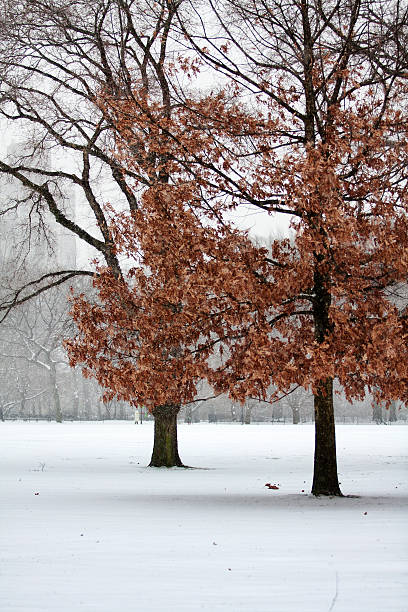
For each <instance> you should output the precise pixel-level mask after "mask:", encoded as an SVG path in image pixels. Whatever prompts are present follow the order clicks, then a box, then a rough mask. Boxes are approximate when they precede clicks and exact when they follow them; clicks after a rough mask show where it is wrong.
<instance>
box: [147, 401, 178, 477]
mask: <svg viewBox="0 0 408 612" xmlns="http://www.w3.org/2000/svg"><path fill="white" fill-rule="evenodd" d="M179 410H180V406H177V405H174V404H165V405H163V406H157V407H156V408H154V410H153V411H152V413H153V416H154V445H153V454H152V458H151V460H150V464H149V465H150V466H151V467H183V464H182V462H181V459H180V457H179V453H178V444H177V414H178V412H179Z"/></svg>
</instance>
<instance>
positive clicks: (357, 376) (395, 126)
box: [180, 0, 408, 495]
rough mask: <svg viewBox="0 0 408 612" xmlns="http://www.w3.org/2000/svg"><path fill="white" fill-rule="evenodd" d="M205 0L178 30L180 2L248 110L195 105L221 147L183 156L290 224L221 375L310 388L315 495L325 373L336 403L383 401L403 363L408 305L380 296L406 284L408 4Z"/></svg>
mask: <svg viewBox="0 0 408 612" xmlns="http://www.w3.org/2000/svg"><path fill="white" fill-rule="evenodd" d="M204 4H205V6H206V7H207V8H208V9H209V10H210V11H211V13H212V16H213V22H212V27H211V28H208V29H207V24H208V21H206V22H203V21H202V20H201V21H200V20H199V19H198V20H195V23H196V24H197V23H198V24H199V25H198V26H197V28H198V29H196V32H195V34H192V31H193V30H192V29H191V28H192V25H191V24H192V23H194V16H193V11H194V7H192V8H191V14H190V21H189V27H188V28H187V27H186V26H185V25H183V19H184V20H185V16H184V15H183V14H182V13H181V12H180V24H181V27H182V29H183V31H184V34H185V36H186V39H187V40H189V42H190V45H191V47H192V48H193V49H194V50H195V51H196V53H197V54H199V55H200V57H201V58H202V59H203V60H204V61H206V62H207V63H208V64H209V65H210V66H213V67H214V68H215V69H216V70H217V71H219V72H221V73H222V74H223V75H224V76H225V77H226V78H227V79H229V80H230V81H232V82H234V83H235V88H232V87H230V90H231V89H233V91H234V93H235V95H236V96H239V94H240V93H242V95H244V94H245V95H246V98H248V95H249V96H250V97H251V105H252V106H253V107H255V108H254V111H253V112H251V109H249V111H248V113H247V118H246V119H245V120H244V119H243V115H244V113H243V110H242V109H243V105H244V102H243V103H242V105H241V107H239V104H238V103H237V104H236V105H235V108H232V106H233V105H231V104H228V103H227V97H226V96H225V97H224V99H223V100H222V102H219V104H218V106H217V108H216V113H214V103H213V107H212V108H211V106H210V105H208V107H207V109H205V107H204V106H203V104H201V105H200V106H198V105H197V115H200V118H201V122H204V123H205V122H206V125H207V126H209V128H208V129H209V130H211V132H212V134H213V135H214V132H215V131H217V132H218V139H217V138H215V136H214V140H213V144H214V146H217V147H218V149H219V151H220V155H219V161H218V163H214V160H211V161H208V159H207V160H206V159H205V153H204V154H199V153H198V152H194V156H195V158H196V159H195V161H196V162H197V164H199V163H200V162H201V163H203V164H204V165H205V164H206V167H207V168H208V167H209V166H210V165H211V170H212V172H213V174H212V181H213V183H217V184H218V186H219V190H220V191H223V192H224V193H227V194H229V196H230V197H231V199H232V203H233V204H234V203H235V205H236V206H239V205H240V204H241V203H242V202H245V203H249V204H251V205H252V206H253V207H255V208H258V209H262V210H265V211H266V212H267V213H268V214H277V213H278V214H281V215H287V216H289V218H290V219H291V226H292V229H293V230H294V231H295V232H296V238H295V241H294V243H293V244H292V243H291V242H289V241H288V240H286V241H285V240H283V241H279V242H278V241H276V242H275V243H274V244H273V246H272V257H271V258H268V257H265V256H264V257H263V261H262V263H261V262H259V264H258V265H259V267H258V268H257V269H255V270H254V273H257V274H260V275H261V276H262V278H263V279H264V286H263V287H262V290H261V291H260V292H259V291H258V294H257V300H258V301H257V300H255V299H254V298H253V297H252V296H250V295H249V294H248V297H247V299H248V302H249V303H250V304H251V307H252V312H251V313H248V314H247V316H248V319H249V320H251V321H252V325H251V326H250V325H249V323H248V333H247V334H246V335H245V337H244V339H242V340H241V341H240V342H235V344H234V345H233V346H230V351H231V356H230V358H229V360H228V361H227V367H226V368H225V370H224V371H223V374H225V372H226V370H228V368H229V369H230V371H231V377H230V381H229V382H230V393H231V388H232V392H233V393H234V394H236V396H237V397H240V398H243V397H244V396H245V395H247V394H248V393H250V394H255V393H256V392H258V393H260V395H261V396H262V395H263V394H265V389H266V388H267V387H268V384H269V381H270V379H271V378H272V379H273V382H274V384H276V385H277V386H278V387H279V388H280V389H281V390H285V389H287V388H288V387H289V384H293V383H296V384H299V385H301V386H304V387H306V388H307V387H309V386H310V387H311V388H312V389H313V392H314V404H315V421H316V440H315V464H314V480H313V487H312V492H313V493H314V494H317V495H320V494H324V495H340V494H341V493H340V488H339V485H338V478H337V462H336V450H335V430H334V412H333V379H334V377H338V379H339V381H340V383H341V384H342V385H343V387H344V389H345V391H346V395H347V397H348V398H351V397H357V398H358V397H362V396H363V394H364V388H365V385H368V386H369V387H371V388H373V387H374V385H375V380H376V378H379V379H380V380H381V385H380V386H381V389H380V390H379V391H378V395H381V396H383V397H386V398H388V399H389V398H393V397H397V393H398V391H397V389H398V388H400V389H402V392H404V391H403V389H404V385H405V389H406V371H405V367H404V366H403V363H404V359H403V360H402V362H401V361H400V362H399V363H396V359H398V358H397V355H399V359H401V355H405V347H404V338H405V334H406V315H404V314H402V315H401V313H400V312H398V310H397V309H396V308H395V307H394V306H393V305H392V304H391V303H390V300H389V299H388V296H387V291H388V288H390V287H393V286H396V285H397V284H398V283H399V282H403V281H405V280H406V278H407V265H406V261H407V260H406V256H407V255H406V232H407V196H406V189H405V186H406V180H407V172H406V169H407V148H406V130H407V123H406V114H405V113H404V111H405V110H406V91H407V85H406V76H407V74H408V70H407V68H408V64H407V55H406V44H405V43H406V40H407V9H406V7H405V6H404V5H403V4H402V3H400V2H395V3H394V2H390V3H385V4H384V3H383V2H378V3H377V2H374V3H373V2H361V1H360V0H358V1H357V0H356V1H353V2H343V1H341V0H340V1H338V2H331V1H327V2H308V1H306V0H302V1H299V2H297V1H296V2H291V3H287V5H283V4H282V3H281V2H274V1H270V2H260V1H258V0H250V1H249V2H246V1H245V2H243V1H241V0H231V1H229V0H227V1H223V2H213V1H211V0H209V1H208V2H205V3H204ZM183 6H184V7H185V6H186V5H183ZM182 8H183V7H182ZM214 21H215V22H216V25H214ZM184 23H186V21H184ZM200 24H201V25H202V29H201V30H200V29H199V28H200ZM209 32H210V34H209ZM211 32H215V33H214V36H213V37H211ZM203 39H204V41H205V46H203ZM242 99H243V100H244V98H242ZM223 105H224V108H223ZM249 106H250V105H249V104H247V107H249ZM209 110H211V113H210V112H208V111H209ZM203 117H205V119H204V118H203ZM222 134H223V136H224V140H223V136H222ZM197 157H198V158H199V159H197ZM230 203H231V202H230ZM241 299H244V298H243V297H242V298H241ZM271 326H273V328H274V330H275V333H276V335H275V336H274V337H271V334H270V329H271ZM260 350H262V353H261V357H260ZM397 371H398V375H396V372H397ZM243 372H245V373H246V375H244V374H243ZM227 378H228V377H226V376H224V380H226V379H227ZM234 378H235V380H234ZM216 382H217V384H221V381H220V379H218V380H217V381H216ZM404 393H405V392H404Z"/></svg>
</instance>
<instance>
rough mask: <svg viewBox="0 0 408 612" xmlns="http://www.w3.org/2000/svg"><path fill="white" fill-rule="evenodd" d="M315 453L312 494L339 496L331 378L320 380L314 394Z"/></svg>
mask: <svg viewBox="0 0 408 612" xmlns="http://www.w3.org/2000/svg"><path fill="white" fill-rule="evenodd" d="M314 413H315V455H314V474H313V485H312V494H313V495H337V496H341V495H342V493H341V491H340V486H339V481H338V476H337V458H336V433H335V425H334V404H333V379H332V378H327V379H326V380H324V381H321V382H320V384H319V386H318V390H317V391H316V393H315V395H314Z"/></svg>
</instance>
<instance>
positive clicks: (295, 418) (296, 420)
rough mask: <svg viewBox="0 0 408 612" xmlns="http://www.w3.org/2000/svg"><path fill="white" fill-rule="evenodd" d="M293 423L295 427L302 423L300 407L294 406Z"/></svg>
mask: <svg viewBox="0 0 408 612" xmlns="http://www.w3.org/2000/svg"><path fill="white" fill-rule="evenodd" d="M292 423H293V425H298V424H299V423H300V409H299V406H292Z"/></svg>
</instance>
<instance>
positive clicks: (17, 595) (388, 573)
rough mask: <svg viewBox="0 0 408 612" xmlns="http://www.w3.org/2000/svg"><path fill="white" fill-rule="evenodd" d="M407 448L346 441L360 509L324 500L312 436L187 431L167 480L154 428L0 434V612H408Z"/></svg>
mask: <svg viewBox="0 0 408 612" xmlns="http://www.w3.org/2000/svg"><path fill="white" fill-rule="evenodd" d="M407 434H408V428H407V427H405V426H404V425H399V424H395V425H392V426H387V427H384V426H375V425H338V426H337V446H338V460H339V473H340V476H341V477H340V480H341V482H342V485H341V486H342V490H343V492H344V493H345V494H351V495H357V496H360V497H355V498H343V499H341V498H340V499H328V498H318V499H316V498H314V497H312V496H311V495H310V494H309V491H310V487H311V478H312V468H313V437H314V431H313V426H312V425H300V426H293V425H271V424H262V425H250V426H248V425H246V426H245V425H244V426H241V425H231V424H207V423H200V424H194V425H184V424H181V425H180V426H179V442H180V444H179V445H180V455H181V458H182V460H183V461H184V462H185V463H186V464H187V465H190V466H194V467H197V468H200V469H190V470H184V469H177V468H176V469H171V470H167V469H165V468H163V469H152V468H146V467H145V466H146V465H147V463H148V462H149V458H150V452H151V447H152V438H153V426H152V423H144V424H143V425H134V424H133V423H132V422H104V423H102V422H97V423H84V422H82V423H78V422H77V423H62V424H57V423H25V422H6V423H2V424H0V436H1V438H2V439H1V444H0V455H1V457H0V466H1V467H0V474H1V491H2V503H1V517H0V524H1V529H0V609H1V610H2V612H14V611H18V612H76V611H77V610H78V611H82V610H83V611H87V612H115V611H120V612H131V611H132V612H133V611H137V612H153V611H154V612H162V611H166V612H167V611H171V612H173V611H174V612H176V611H180V612H196V611H198V610H208V611H209V612H224V611H229V612H241V611H245V612H271V611H274V612H331V611H332V610H333V611H334V612H354V611H355V612H407V610H408V587H407V573H408V572H407V569H408V530H407V522H408V521H407V518H408V513H407V507H406V502H407V495H408V485H407V459H406V448H407V437H408V436H407ZM265 483H271V484H276V485H277V486H279V489H277V490H273V489H272V490H270V489H268V488H266V487H265V486H264V485H265ZM302 490H303V491H304V492H302Z"/></svg>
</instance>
